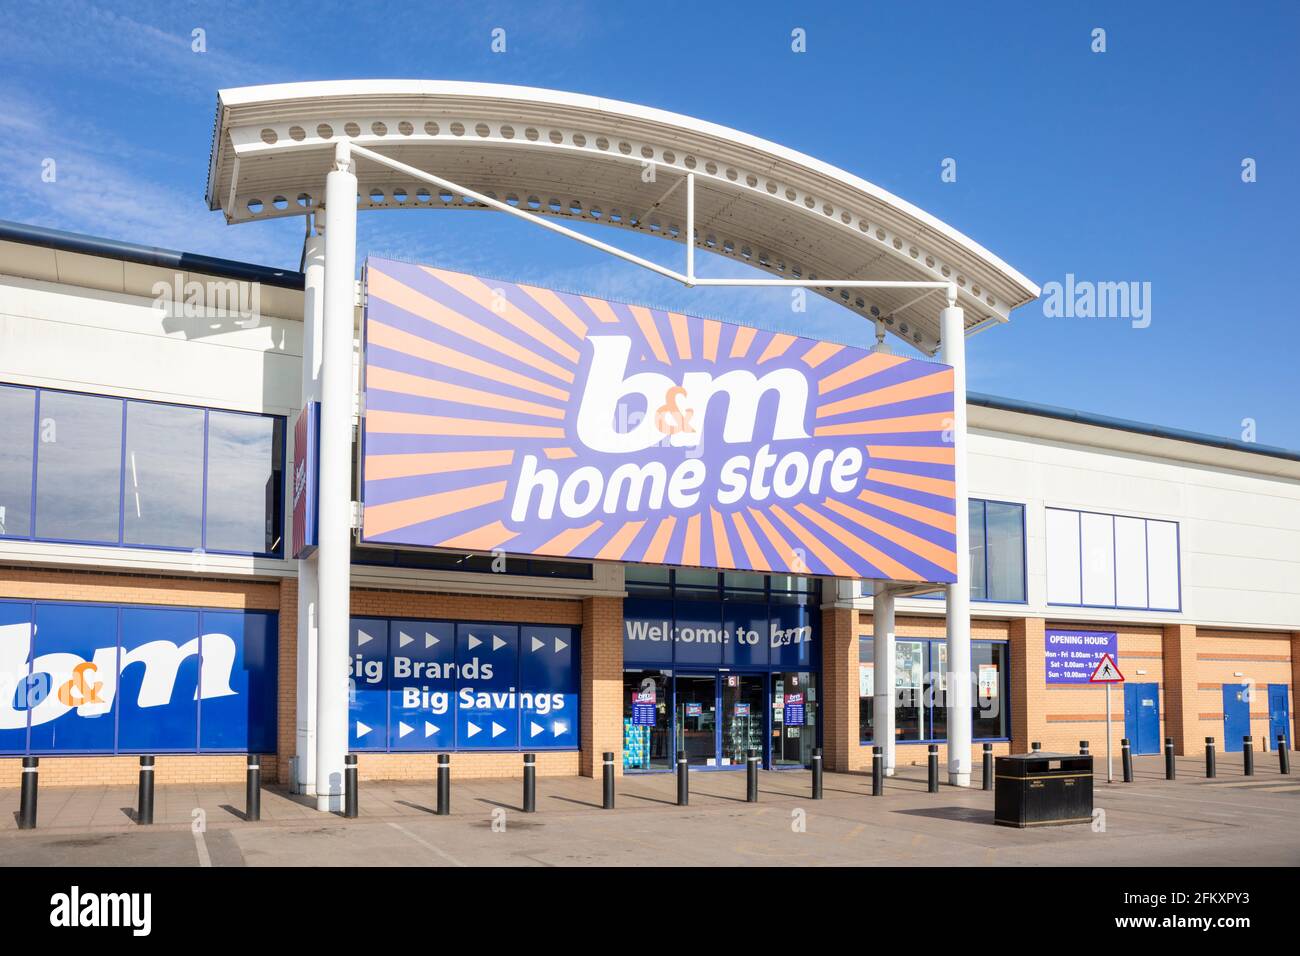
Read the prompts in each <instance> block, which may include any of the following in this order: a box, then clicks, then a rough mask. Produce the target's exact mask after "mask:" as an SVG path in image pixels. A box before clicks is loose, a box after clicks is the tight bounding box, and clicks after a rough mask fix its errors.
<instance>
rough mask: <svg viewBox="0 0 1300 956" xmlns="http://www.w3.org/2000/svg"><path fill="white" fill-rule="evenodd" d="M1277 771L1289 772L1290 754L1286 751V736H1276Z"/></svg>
mask: <svg viewBox="0 0 1300 956" xmlns="http://www.w3.org/2000/svg"><path fill="white" fill-rule="evenodd" d="M1277 769H1278V772H1279V773H1290V772H1291V754H1289V753H1288V752H1287V749H1286V734H1278V735H1277Z"/></svg>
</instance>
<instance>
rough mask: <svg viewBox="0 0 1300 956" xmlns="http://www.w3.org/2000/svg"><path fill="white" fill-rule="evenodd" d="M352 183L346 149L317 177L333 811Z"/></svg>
mask: <svg viewBox="0 0 1300 956" xmlns="http://www.w3.org/2000/svg"><path fill="white" fill-rule="evenodd" d="M356 259H357V177H356V174H355V173H353V172H352V157H351V152H350V144H349V142H348V141H347V140H340V141H339V142H338V143H337V144H336V146H335V152H334V168H333V169H332V170H330V172H329V174H328V175H327V176H326V177H325V275H324V286H323V288H324V293H325V294H324V303H323V310H322V333H323V345H322V349H321V423H320V501H319V510H320V545H319V547H318V548H317V552H316V555H317V578H318V581H319V586H320V595H319V600H318V602H317V606H318V607H319V609H320V614H319V621H318V624H319V638H318V641H319V644H318V658H317V683H316V808H317V809H318V810H325V811H330V810H341V809H342V805H343V758H344V757H345V756H346V754H347V749H348V627H349V624H348V617H349V610H350V604H351V601H350V597H351V595H350V585H351V536H352V397H353V396H352V381H353V379H352V350H353V310H354V304H353V300H354V289H355V285H354V283H355V281H356Z"/></svg>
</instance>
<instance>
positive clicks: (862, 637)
mask: <svg viewBox="0 0 1300 956" xmlns="http://www.w3.org/2000/svg"><path fill="white" fill-rule="evenodd" d="M875 639H876V637H875V633H874V632H870V633H868V632H866V631H862V632H859V633H858V660H859V662H861V661H862V642H863V641H872V642H873V646H874V641H875ZM894 640H895V642H897V641H910V642H913V643H921V644H925V645H926V648H925V663H926V669H925V671H924V672H923V673H922V675H921V679H922V686H921V694H922V695H923V696H924V695H925V693H926V691H927V690H928V685H926V684H925V683H924V681H925V675H926V674H934V673H938V671H936V670H935V669H934V668H933V667H932V666H931V662H932V658H933V659H934V660H937V658H938V654H937V653H935V652H934V647H935V646H938V645H943V644H946V643H947V640H946V639H945V638H940V637H912V636H910V635H907V634H896V635H895V636H894ZM975 644H1000V645H1001V646H1002V648H1003V651H1002V655H1003V661H1004V664H1003V667H1002V671H1001V673H1000V674H999V678H1000V679H999V687H998V692H999V693H1000V694H1001V695H1002V701H1003V713H1005V714H1006V721H1007V733H1006V735H1005V736H1002V737H976V736H974V735H972V736H971V743H977V744H978V743H1006V742H1007V741H1009V740H1010V739H1011V703H1012V702H1011V641H1010V640H1009V639H1007V638H978V639H975V640H972V641H971V645H972V646H973V645H975ZM873 696H874V695H873ZM973 699H974V698H973V697H972V701H973ZM858 700H859V702H860V701H861V700H862V697H861V696H859V697H858ZM894 706H895V708H897V706H898V705H897V701H895V705H894ZM945 706H946V705H945ZM973 706H974V705H973V703H972V708H973ZM934 709H935V708H934V707H933V706H931V705H929V704H926V703H924V702H923V703H922V705H921V711H922V714H923V720H924V721H925V727H924V732H925V733H924V736H922V737H921V738H920V739H916V740H898V739H895V741H894V746H895V747H908V746H914V745H917V744H946V743H947V742H948V738H947V737H946V736H944V737H935V736H934V718H933V716H932V713H933V711H934ZM858 729H859V733H858V736H859V737H861V736H862V734H861V720H859V728H858ZM875 743H876V741H875V740H874V739H871V740H859V741H858V745H859V746H861V747H871V746H874V745H875Z"/></svg>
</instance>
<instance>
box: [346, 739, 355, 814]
mask: <svg viewBox="0 0 1300 956" xmlns="http://www.w3.org/2000/svg"><path fill="white" fill-rule="evenodd" d="M343 815H344V816H345V817H347V818H348V819H349V820H351V819H353V818H354V817H356V815H357V755H356V754H345V755H344V756H343Z"/></svg>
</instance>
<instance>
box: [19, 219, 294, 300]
mask: <svg viewBox="0 0 1300 956" xmlns="http://www.w3.org/2000/svg"><path fill="white" fill-rule="evenodd" d="M5 240H8V241H10V242H20V243H25V244H27V245H32V246H42V247H44V248H46V249H57V250H60V251H63V252H77V253H81V254H82V255H88V256H100V257H102V258H106V259H120V260H123V261H126V262H136V263H139V264H141V265H147V266H160V267H162V268H164V269H176V270H179V271H182V272H198V273H202V274H203V275H210V276H217V277H218V278H222V279H237V280H239V281H241V282H260V283H263V284H264V285H270V286H278V287H279V288H282V289H297V290H301V289H302V288H303V285H304V281H305V280H304V278H303V274H302V273H301V272H295V271H293V270H291V269H274V268H272V267H270V266H260V265H256V264H254V263H251V262H236V261H235V260H233V259H218V258H217V257H215V256H205V255H200V254H198V253H194V252H176V251H174V250H172V249H161V248H159V247H158V246H145V245H140V244H138V243H134V242H123V241H122V240H120V239H104V238H101V237H99V236H87V235H83V234H81V233H76V232H65V231H63V230H62V229H50V228H48V227H46V226H30V225H26V224H24V223H20V222H10V221H8V220H4V219H0V241H5Z"/></svg>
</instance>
